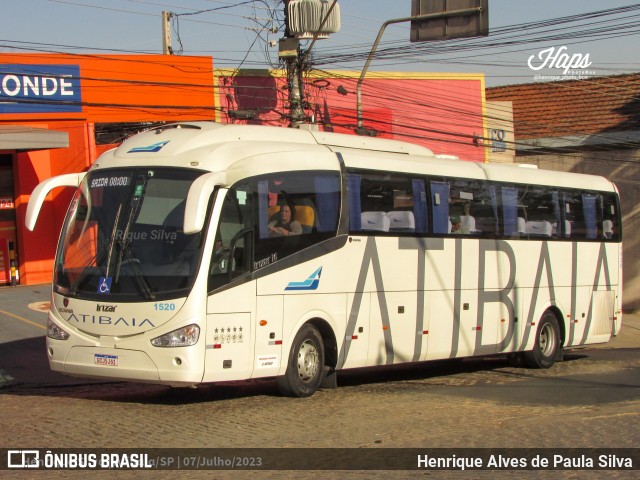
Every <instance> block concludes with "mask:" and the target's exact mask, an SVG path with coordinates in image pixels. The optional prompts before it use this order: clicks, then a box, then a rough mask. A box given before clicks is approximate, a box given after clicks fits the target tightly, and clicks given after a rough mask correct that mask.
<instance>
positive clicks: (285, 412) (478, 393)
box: [0, 289, 640, 479]
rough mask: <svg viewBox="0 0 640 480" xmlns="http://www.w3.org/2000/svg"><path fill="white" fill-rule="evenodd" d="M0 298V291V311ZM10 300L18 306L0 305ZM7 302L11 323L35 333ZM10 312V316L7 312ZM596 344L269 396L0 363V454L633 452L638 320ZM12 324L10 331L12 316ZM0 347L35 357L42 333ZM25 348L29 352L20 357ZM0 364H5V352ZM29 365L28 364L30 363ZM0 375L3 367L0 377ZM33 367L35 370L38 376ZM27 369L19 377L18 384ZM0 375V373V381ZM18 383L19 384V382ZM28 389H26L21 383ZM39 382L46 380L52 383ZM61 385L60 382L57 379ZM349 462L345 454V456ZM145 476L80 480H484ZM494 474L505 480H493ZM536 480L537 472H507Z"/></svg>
mask: <svg viewBox="0 0 640 480" xmlns="http://www.w3.org/2000/svg"><path fill="white" fill-rule="evenodd" d="M5 293H6V292H5V291H3V290H2V289H0V301H1V300H3V294H5ZM12 302H18V303H20V301H19V300H17V299H16V297H14V298H13V299H12ZM14 307H15V308H14ZM17 308H18V307H17V306H15V305H14V306H12V304H11V302H8V303H0V321H2V322H5V327H6V324H7V323H8V321H9V320H8V317H7V316H6V315H3V313H2V312H5V313H14V314H15V315H18V316H20V317H22V316H23V315H24V317H23V318H24V319H33V321H34V323H38V322H40V321H41V320H38V318H39V317H37V315H43V314H42V313H38V312H35V313H34V315H36V316H28V315H27V314H26V313H24V312H23V311H21V310H18V309H17ZM16 312H17V313H16ZM627 320H628V321H626V323H625V324H624V325H625V326H624V327H623V333H624V335H622V336H621V337H618V338H617V339H615V340H614V341H613V342H611V343H610V344H609V345H608V346H606V347H605V348H599V349H587V350H578V351H574V352H572V353H570V354H568V355H567V358H566V361H565V362H562V363H558V364H556V365H555V366H554V367H553V368H551V369H549V370H529V369H521V368H515V367H512V366H510V365H509V364H508V363H507V362H506V360H505V359H503V358H489V359H482V360H465V361H461V362H455V363H452V362H432V363H428V364H422V365H417V366H395V367H388V368H383V369H378V370H374V371H372V370H367V371H356V372H345V373H343V374H342V375H340V376H339V380H338V381H339V388H338V389H337V390H323V391H319V392H318V393H317V394H315V395H314V396H312V397H310V398H306V399H291V398H285V397H282V396H279V395H278V394H277V391H276V387H275V383H274V382H272V381H269V380H260V381H253V382H233V383H230V384H219V385H207V386H204V387H201V388H198V389H171V388H167V387H161V386H149V385H139V384H128V383H106V382H97V383H96V382H94V383H90V382H85V381H83V380H81V379H64V377H60V378H58V377H51V373H50V372H47V371H46V361H44V362H42V360H41V359H40V360H39V359H38V358H36V357H34V358H33V363H34V365H35V367H34V366H31V367H29V366H28V365H27V366H24V365H23V368H24V371H20V369H19V368H17V367H16V366H15V365H17V366H20V363H19V362H14V363H12V364H11V365H9V364H7V363H5V364H3V363H2V362H3V361H4V362H7V357H6V356H4V355H3V354H2V353H0V371H2V370H4V372H5V375H9V376H11V375H13V376H14V377H15V378H16V381H14V382H12V383H11V384H6V385H5V387H4V388H0V419H1V420H0V425H1V426H2V429H1V430H0V447H1V448H54V447H55V448H110V447H111V448H143V447H144V448H160V447H166V448H225V447H243V448H245V447H250V448H263V447H284V448H296V447H303V448H306V447H317V448H328V447H347V448H363V447H365V448H392V447H399V448H416V447H418V448H439V447H443V448H450V447H465V448H466V447H468V448H476V447H484V448H512V447H538V448H542V447H544V448H565V447H578V448H583V447H620V448H628V447H633V448H637V447H638V445H639V440H640V434H639V433H638V432H639V431H640V428H639V427H640V421H639V420H640V373H639V372H640V335H639V334H640V317H638V316H628V318H627ZM16 323H19V321H18V320H16ZM32 328H33V335H34V337H33V338H31V339H23V340H20V341H14V342H9V343H7V344H0V348H4V347H5V346H8V347H12V348H13V350H12V352H15V351H16V345H18V346H20V347H29V348H27V349H25V352H26V353H25V355H27V358H31V357H29V355H28V352H27V351H28V350H31V349H34V350H35V351H37V346H38V345H39V344H38V342H41V343H42V355H44V344H43V340H42V338H41V337H42V336H43V334H44V332H43V331H42V330H38V328H37V327H35V326H33V327H32ZM34 346H35V348H34ZM11 358H14V356H12V357H11ZM38 362H41V363H38ZM9 366H11V367H12V368H11V371H7V370H8V367H9ZM40 370H43V371H40ZM27 372H31V373H30V376H29V377H25V374H26V373H27ZM0 373H1V372H0ZM25 378H27V381H25ZM28 379H31V380H32V381H28ZM52 379H53V380H52ZM63 379H64V380H63ZM353 461H354V462H357V455H356V454H354V460H353ZM470 473H471V472H434V471H431V472H423V471H411V472H404V471H393V472H384V471H364V472H359V471H346V472H339V471H338V472H330V471H322V472H310V471H297V472H279V471H266V472H265V471H243V472H242V473H240V474H239V473H237V472H228V471H216V472H207V471H190V472H178V471H154V472H141V471H136V472H125V471H120V472H115V471H100V472H90V473H89V476H90V478H132V477H133V476H135V478H137V479H147V478H149V479H151V478H153V479H162V478H171V479H176V478H238V477H240V478H260V479H262V478H265V479H270V478H283V477H293V476H295V477H297V478H356V479H360V478H363V479H365V478H389V477H393V478H415V477H421V478H469V477H473V478H495V477H496V473H495V472H478V471H475V472H473V474H472V475H471V474H470ZM500 473H501V474H504V476H505V477H506V476H507V475H508V476H513V475H514V474H515V472H500ZM517 475H518V478H529V477H531V478H534V475H535V478H540V477H541V472H518V473H517ZM542 475H543V478H563V479H573V478H576V479H577V478H580V479H590V478H602V477H604V476H605V475H606V476H607V477H609V478H635V477H636V475H634V474H633V472H625V471H620V470H616V471H606V472H605V471H586V470H576V471H555V472H544V473H542ZM87 476H88V475H87V472H71V471H47V472H44V471H39V472H36V471H30V472H22V471H21V472H14V471H8V472H3V478H21V479H22V478H43V479H44V478H81V477H82V478H86V477H87Z"/></svg>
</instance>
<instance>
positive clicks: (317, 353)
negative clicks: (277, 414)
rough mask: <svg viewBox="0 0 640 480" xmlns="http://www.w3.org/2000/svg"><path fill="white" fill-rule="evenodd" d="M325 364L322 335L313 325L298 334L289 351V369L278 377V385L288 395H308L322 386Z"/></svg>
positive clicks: (305, 327)
mask: <svg viewBox="0 0 640 480" xmlns="http://www.w3.org/2000/svg"><path fill="white" fill-rule="evenodd" d="M323 365H324V345H323V343H322V336H321V335H320V332H318V329H317V328H316V327H314V326H313V325H310V324H306V325H304V326H303V327H302V328H301V329H300V330H299V331H298V333H297V334H296V337H295V338H294V340H293V344H292V346H291V352H290V353H289V360H288V363H287V371H286V372H285V374H284V375H282V376H280V377H277V382H278V387H279V389H280V392H281V393H282V394H283V395H286V396H288V397H308V396H310V395H313V394H314V393H315V392H316V390H318V388H319V387H320V383H321V382H322V375H323Z"/></svg>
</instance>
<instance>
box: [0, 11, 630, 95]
mask: <svg viewBox="0 0 640 480" xmlns="http://www.w3.org/2000/svg"><path fill="white" fill-rule="evenodd" d="M338 3H339V5H340V9H341V29H340V31H339V32H338V33H335V34H333V35H332V36H331V37H330V38H329V39H326V40H319V41H318V42H317V43H316V44H315V46H314V49H313V50H314V57H313V58H314V60H315V61H316V62H317V64H316V65H315V66H316V67H317V68H320V69H323V70H329V69H333V70H348V71H355V72H360V71H361V69H362V67H363V66H364V63H365V60H366V55H367V54H368V53H369V50H370V49H371V45H372V44H373V41H374V39H375V37H376V35H377V33H378V30H379V28H380V26H381V25H382V23H383V22H384V21H386V20H389V19H393V18H400V17H406V16H409V15H410V14H411V0H394V1H391V0H339V2H338ZM238 4H240V5H238ZM633 5H636V2H633V1H618V0H608V1H606V2H603V1H596V0H489V29H490V34H489V36H488V37H485V38H479V39H478V38H476V39H464V40H450V41H443V42H426V43H413V44H412V43H411V42H410V41H409V24H408V23H405V24H400V25H393V26H390V27H389V28H387V30H386V31H385V34H384V36H383V41H382V43H381V45H380V48H379V51H380V52H382V54H381V55H380V56H378V57H376V58H375V59H374V60H373V62H372V64H371V67H370V71H374V70H377V71H401V72H469V73H484V74H485V77H486V79H487V86H495V85H503V84H510V83H524V82H526V83H529V82H534V81H544V78H545V77H544V75H547V76H554V75H558V74H559V75H566V74H569V75H570V74H572V73H573V74H575V73H578V74H585V75H615V74H620V73H627V72H637V71H640V49H638V48H637V45H639V44H640V5H639V6H638V9H637V10H632V11H630V12H627V13H625V14H617V15H606V16H598V17H595V16H594V17H593V18H586V19H585V18H581V19H573V20H572V19H565V20H564V21H562V22H550V23H540V22H548V21H550V20H555V19H560V18H563V17H568V16H573V15H578V14H585V13H588V12H596V11H601V10H605V9H612V8H617V7H631V6H633ZM0 8H1V12H2V14H1V16H0V53H25V52H30V51H40V52H42V51H44V52H65V53H82V54H104V53H155V54H158V53H161V52H162V27H161V12H162V11H163V10H164V11H169V12H172V13H174V14H177V15H176V16H174V17H173V22H172V25H173V27H174V29H173V33H172V36H173V42H172V44H173V47H174V50H176V51H181V54H182V55H206V56H212V57H213V62H214V65H215V66H216V67H220V68H238V67H242V68H271V67H275V66H277V65H278V58H277V51H278V47H277V46H270V43H269V42H272V43H273V44H275V45H277V41H278V39H279V38H281V37H282V30H280V31H279V32H277V33H272V32H270V31H269V28H274V29H277V28H278V27H280V28H281V27H282V18H283V10H282V9H283V7H282V4H281V2H279V1H277V0H256V1H246V0H235V1H234V0H226V1H216V0H109V1H108V2H105V1H104V0H20V1H15V0H0ZM213 9H215V10H213ZM203 10H207V11H203ZM212 10H213V11H212ZM198 12H200V13H198ZM509 27H515V28H509ZM305 46H308V43H303V47H305ZM554 54H555V55H556V57H555V58H556V60H555V64H554V63H553V62H552V60H551V59H552V58H553V55H554ZM384 55H386V56H384ZM560 55H566V58H565V61H564V62H562V59H563V57H561V56H560ZM547 57H549V58H547ZM571 58H573V60H571V61H570V59H571ZM545 59H547V62H546V64H545V62H544V60H545ZM543 64H545V65H546V67H545V68H541V69H539V70H538V69H536V68H538V67H540V66H541V65H543ZM569 64H570V65H571V66H572V67H580V68H571V69H570V70H569V71H565V70H566V67H567V66H568V65H569ZM549 65H551V67H552V68H548V67H549ZM536 75H537V76H538V77H536Z"/></svg>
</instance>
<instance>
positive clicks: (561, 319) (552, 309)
mask: <svg viewBox="0 0 640 480" xmlns="http://www.w3.org/2000/svg"><path fill="white" fill-rule="evenodd" d="M546 312H550V313H552V314H553V315H554V316H555V317H556V320H557V322H558V328H559V329H560V347H561V348H562V347H564V345H565V342H566V338H567V335H566V334H567V326H566V324H565V321H564V316H563V315H562V312H561V311H560V308H559V307H558V306H557V305H550V306H549V307H547V308H546V310H545V311H544V312H542V315H544V314H545V313H546Z"/></svg>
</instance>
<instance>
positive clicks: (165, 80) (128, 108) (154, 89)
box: [0, 53, 215, 123]
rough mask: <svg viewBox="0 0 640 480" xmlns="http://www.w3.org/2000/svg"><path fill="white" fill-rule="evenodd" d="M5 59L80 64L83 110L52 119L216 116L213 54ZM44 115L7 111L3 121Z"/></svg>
mask: <svg viewBox="0 0 640 480" xmlns="http://www.w3.org/2000/svg"><path fill="white" fill-rule="evenodd" d="M1 64H5V65H6V64H29V65H31V64H35V65H78V66H79V68H80V84H81V90H82V111H81V112H71V113H55V114H46V117H47V118H49V119H56V118H57V119H61V118H64V119H70V118H71V119H86V120H87V121H89V122H94V123H108V122H146V121H166V120H183V119H184V120H205V119H213V117H214V112H215V110H214V105H213V73H212V60H211V57H188V56H175V55H174V56H169V55H66V54H36V53H34V54H11V53H5V54H0V65H1ZM27 119H28V120H41V119H42V114H41V115H38V114H23V113H21V114H3V115H0V121H16V120H17V121H24V120H27Z"/></svg>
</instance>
